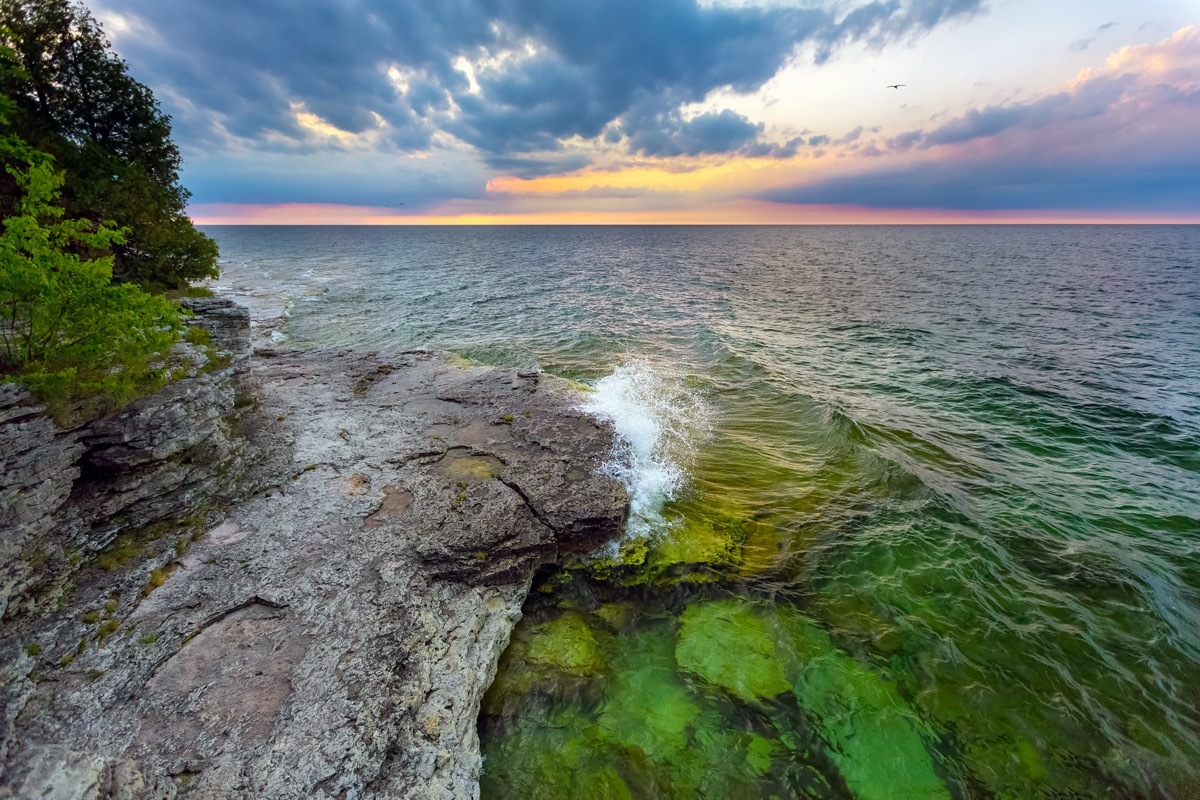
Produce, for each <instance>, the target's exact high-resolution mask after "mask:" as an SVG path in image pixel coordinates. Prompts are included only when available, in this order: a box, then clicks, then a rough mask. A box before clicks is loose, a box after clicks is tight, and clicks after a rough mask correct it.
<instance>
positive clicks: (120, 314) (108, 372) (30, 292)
mask: <svg viewBox="0 0 1200 800" xmlns="http://www.w3.org/2000/svg"><path fill="white" fill-rule="evenodd" d="M11 107H12V105H11V102H10V101H8V99H7V98H5V97H3V96H0V124H4V123H5V122H6V121H7V119H6V117H7V113H8V111H10V110H11ZM0 158H2V160H3V164H4V172H5V173H6V174H7V175H8V176H9V178H10V179H11V181H12V182H13V184H14V187H15V189H14V192H13V206H12V211H11V212H10V213H9V214H8V215H7V216H6V218H5V219H4V222H3V232H2V233H0V377H3V378H5V379H14V378H19V379H20V380H21V381H22V382H24V383H25V384H26V385H27V386H29V388H30V389H32V390H33V391H34V392H36V393H37V394H39V395H41V396H42V397H43V399H45V400H46V401H47V402H48V403H49V404H50V406H51V409H52V410H53V411H56V412H59V413H61V412H62V411H64V410H65V409H66V407H67V406H68V405H69V404H71V403H73V402H76V401H84V402H85V403H87V404H90V405H91V406H93V407H97V406H103V405H108V404H114V403H120V402H124V401H127V400H129V399H131V398H133V397H135V396H137V395H139V394H142V393H144V392H147V391H151V390H153V389H155V388H157V387H158V386H159V385H161V383H162V382H163V380H164V369H163V367H164V366H165V365H164V364H163V363H162V362H163V360H164V359H165V355H166V352H167V351H168V350H169V348H170V347H171V345H172V344H174V342H176V341H177V340H178V339H179V335H180V333H181V332H182V329H183V321H182V316H181V315H182V312H181V310H180V309H179V307H178V306H176V305H175V304H174V303H171V302H170V301H169V300H167V299H166V298H164V297H160V296H155V295H150V294H147V293H146V292H144V291H142V290H141V289H140V288H138V287H137V286H136V285H133V284H114V283H113V282H112V276H113V258H112V256H111V255H105V254H104V253H106V252H107V251H108V250H109V248H111V247H112V246H113V245H114V244H120V243H121V242H123V241H124V239H125V231H124V230H123V229H117V228H114V227H113V226H112V224H111V223H108V224H104V223H93V222H91V221H89V220H86V219H66V218H65V212H64V209H63V208H62V206H61V205H59V204H58V200H59V197H60V195H61V190H62V185H63V181H64V176H63V173H61V172H59V171H56V170H55V169H54V167H53V163H52V159H51V158H50V156H49V155H47V154H46V153H42V152H39V151H37V150H34V149H33V148H31V147H29V146H28V145H27V144H26V143H25V142H24V141H22V140H21V139H20V138H19V137H17V136H14V135H11V134H9V135H4V136H0Z"/></svg>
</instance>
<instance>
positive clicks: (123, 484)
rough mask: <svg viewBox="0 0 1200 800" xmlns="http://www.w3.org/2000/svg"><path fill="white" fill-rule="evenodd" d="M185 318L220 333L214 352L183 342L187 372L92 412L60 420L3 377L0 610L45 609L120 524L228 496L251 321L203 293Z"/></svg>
mask: <svg viewBox="0 0 1200 800" xmlns="http://www.w3.org/2000/svg"><path fill="white" fill-rule="evenodd" d="M193 324H195V325H197V326H198V327H201V328H205V329H209V328H210V327H211V328H212V329H213V330H215V331H218V336H215V337H214V338H213V341H214V344H217V343H218V342H219V348H220V349H217V348H196V347H189V346H188V345H186V344H183V343H181V344H180V347H179V348H178V352H175V353H174V354H173V358H174V360H175V361H176V363H178V364H182V365H184V367H183V368H184V369H186V370H187V371H188V373H189V374H188V375H187V377H185V378H183V379H182V380H179V381H177V382H175V383H173V384H171V385H169V386H167V387H166V388H165V389H163V390H162V391H160V392H158V393H156V394H153V395H150V396H148V397H144V398H142V399H140V400H138V401H137V402H135V403H133V404H131V405H129V406H128V407H126V408H124V409H122V410H121V411H120V412H118V413H115V414H111V415H108V416H105V417H102V418H101V419H97V420H92V421H89V422H86V423H82V424H78V425H75V426H72V427H67V428H63V427H61V426H59V425H57V424H55V423H54V422H53V421H52V420H51V419H50V417H48V416H47V415H46V413H45V408H44V407H43V406H42V405H40V404H38V403H37V402H36V400H35V399H34V398H33V397H31V396H30V395H29V394H28V393H27V392H25V391H24V390H23V389H22V388H21V387H20V386H18V385H15V384H2V385H0V531H3V536H0V618H3V619H6V620H9V621H11V620H13V619H14V618H18V617H20V616H21V615H23V614H28V613H38V612H40V611H43V610H45V609H46V608H52V607H53V606H54V605H55V604H57V603H58V602H60V601H61V599H62V593H63V591H64V590H65V589H66V588H67V587H69V586H70V585H71V581H72V578H73V575H74V574H75V572H76V571H77V570H78V569H79V568H80V567H81V566H82V565H83V564H84V563H86V562H88V561H89V560H91V559H92V558H93V557H94V556H95V555H96V554H97V553H99V552H100V551H102V550H103V549H104V548H106V547H108V546H109V545H110V544H111V543H112V542H113V540H114V539H115V538H116V537H117V536H118V535H120V534H122V533H123V532H126V531H133V530H138V529H141V528H145V527H146V526H149V525H152V524H154V523H156V522H159V521H161V520H164V519H167V518H170V517H173V516H177V515H178V514H180V513H181V511H184V510H187V509H191V508H193V507H204V506H208V505H211V504H213V503H214V502H215V501H216V499H217V498H218V497H220V496H222V495H223V494H227V493H228V490H229V489H230V487H231V486H232V479H233V477H235V476H234V475H231V474H230V472H231V469H232V468H233V467H234V466H236V465H237V454H238V451H239V449H240V447H241V441H240V437H238V436H237V435H235V432H234V430H233V429H234V428H235V427H236V426H237V415H236V414H235V413H234V411H235V410H234V406H235V395H236V387H235V384H236V376H237V375H238V374H239V371H240V368H241V365H242V364H244V363H245V362H244V359H245V357H246V355H248V353H249V345H250V329H249V320H248V318H246V317H245V311H244V309H239V307H238V306H236V305H234V304H233V303H231V302H229V301H227V300H221V299H219V298H207V299H206V301H205V304H204V307H203V308H202V309H200V310H198V311H197V312H196V316H195V317H194V318H193ZM217 465H225V469H224V470H218V469H217V468H216V467H217Z"/></svg>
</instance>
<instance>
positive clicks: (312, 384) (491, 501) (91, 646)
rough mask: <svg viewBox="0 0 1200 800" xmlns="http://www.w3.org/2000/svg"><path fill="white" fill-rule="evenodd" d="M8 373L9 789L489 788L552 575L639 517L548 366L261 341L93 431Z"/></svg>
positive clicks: (104, 794) (234, 341)
mask: <svg viewBox="0 0 1200 800" xmlns="http://www.w3.org/2000/svg"><path fill="white" fill-rule="evenodd" d="M217 305H220V304H217ZM223 309H224V310H221V309H220V308H213V309H208V310H205V311H203V312H198V318H200V319H212V318H213V316H214V314H213V312H216V316H217V317H218V321H217V322H214V323H209V324H208V325H206V329H207V330H209V333H210V335H211V338H212V340H213V342H214V344H221V346H222V347H224V348H225V349H227V350H228V349H232V350H235V351H237V352H238V353H239V354H240V353H242V352H244V349H243V345H242V341H243V340H242V339H241V338H240V337H241V336H242V334H241V333H238V331H244V330H245V326H244V324H242V323H239V322H238V320H237V319H236V317H237V314H236V312H233V311H231V310H230V309H229V308H228V307H223ZM222 337H229V338H228V339H227V340H226V339H222ZM218 340H220V341H218ZM221 363H222V362H220V361H218V362H217V364H218V365H220V364H221ZM238 364H244V365H246V367H247V368H246V369H241V368H239V367H238ZM226 370H228V374H225V371H226ZM184 384H187V385H184ZM205 387H207V388H205ZM6 391H7V394H5V395H3V396H0V437H4V436H9V438H7V439H4V438H0V442H9V441H14V440H15V441H22V442H33V441H35V439H36V442H37V444H36V445H34V446H20V447H6V448H5V449H4V450H3V451H2V453H3V462H4V472H3V475H4V477H3V479H2V481H3V482H2V483H0V492H3V493H4V494H3V495H2V496H3V497H4V498H5V501H4V506H3V507H4V512H3V513H4V515H5V516H4V517H3V518H2V522H0V524H3V526H4V537H3V541H4V547H5V550H4V551H3V553H0V560H2V562H3V565H4V570H5V573H4V580H5V582H6V584H7V586H8V588H7V591H6V595H7V596H8V597H9V602H8V606H9V613H8V619H7V620H6V623H5V631H4V635H3V637H2V639H3V641H2V642H0V662H2V663H3V664H4V665H5V666H4V669H5V674H4V687H3V690H2V694H3V698H2V700H0V702H3V704H4V705H3V708H2V709H0V712H2V713H0V725H2V726H5V727H3V728H0V748H2V749H0V759H2V763H3V770H4V771H3V775H2V776H0V786H2V787H3V788H0V796H4V793H5V792H6V793H7V796H13V797H62V798H117V797H123V798H124V797H128V798H166V797H195V798H231V797H247V798H251V797H253V798H292V797H329V798H334V797H337V798H373V797H380V798H382V797H414V798H416V797H422V798H424V797H431V798H434V797H436V798H443V797H444V798H465V797H472V796H475V795H476V794H477V791H478V789H477V785H478V774H479V767H480V761H479V749H478V741H477V738H476V732H475V724H476V717H477V714H478V709H479V701H480V698H481V696H482V694H483V692H484V691H485V690H486V689H487V687H488V685H489V683H490V682H491V679H492V677H493V675H494V673H495V668H496V662H497V659H498V658H499V655H500V653H501V651H502V650H503V648H504V647H505V645H506V643H507V641H508V636H509V633H510V632H511V630H512V627H513V625H514V624H515V622H516V621H517V619H518V618H519V617H520V613H521V612H520V609H521V604H522V601H523V600H524V597H525V594H526V593H527V592H528V588H529V584H530V581H531V579H532V576H533V573H534V572H535V571H536V569H537V568H538V567H539V566H540V565H542V564H546V563H549V562H552V561H554V560H555V559H557V558H558V557H559V556H560V555H563V554H566V553H576V552H581V551H586V550H589V549H592V548H595V547H596V546H597V545H599V544H600V543H602V542H604V541H606V540H608V539H611V538H612V537H614V536H616V535H618V534H619V532H620V530H621V528H622V526H623V524H624V518H625V515H626V513H627V510H628V499H627V497H626V495H625V492H624V490H623V489H622V487H621V486H620V485H619V484H617V483H616V482H615V481H613V480H611V479H609V478H606V477H604V476H603V475H601V474H600V464H601V463H602V462H603V460H604V459H605V458H606V457H607V456H608V454H609V453H610V452H611V448H612V438H611V436H612V434H611V432H610V431H609V430H608V429H607V428H604V427H602V426H600V425H598V424H596V423H595V422H594V421H593V420H591V419H589V418H587V417H586V416H584V415H582V414H581V413H579V412H578V411H576V410H574V406H575V403H576V399H575V398H574V396H573V394H572V392H571V391H570V390H569V389H567V388H566V387H564V386H563V385H561V384H560V383H559V382H557V381H554V380H552V379H548V378H546V377H544V376H542V375H538V374H530V373H517V372H513V371H507V370H493V369H479V368H470V369H463V368H460V367H458V366H454V365H452V364H449V363H447V362H446V361H445V360H442V359H440V358H438V357H435V356H433V355H430V354H427V353H409V354H403V355H398V356H393V357H385V356H374V355H363V354H357V353H351V352H336V353H334V352H318V353H314V352H305V353H271V352H265V353H260V354H257V355H255V356H254V357H253V358H251V359H248V360H242V361H235V362H234V363H232V364H230V365H229V366H228V367H223V366H218V368H214V369H212V370H210V371H208V372H204V371H199V372H197V374H195V375H193V376H192V378H189V379H188V380H187V381H182V382H181V383H180V384H177V385H175V386H172V387H170V388H169V389H168V390H167V391H166V392H165V393H164V394H163V396H162V397H159V398H156V399H150V398H148V399H147V400H146V401H143V403H144V405H142V404H135V406H134V407H131V408H130V409H127V410H125V411H124V412H122V413H121V414H119V415H116V416H114V417H111V418H108V419H106V420H103V421H100V422H97V423H93V424H92V425H89V426H87V427H86V429H84V430H82V431H79V432H75V431H63V430H61V429H57V428H55V427H54V426H53V424H50V426H49V427H47V423H48V421H47V420H45V419H44V418H42V417H40V416H39V415H38V414H37V413H36V410H35V407H34V406H32V405H30V403H29V400H28V398H26V397H24V396H22V395H20V394H19V393H17V392H14V391H13V390H11V389H9V390H6ZM202 392H208V393H209V394H208V399H207V400H201V399H200V394H201V393H202ZM151 419H152V420H158V421H160V422H161V424H159V425H157V426H156V425H150V426H149V427H147V425H146V424H143V423H144V422H145V421H146V420H151ZM155 427H157V428H159V429H160V430H162V431H165V432H172V433H168V434H167V435H164V436H159V435H157V434H154V433H151V432H150V431H151V430H153V429H154V428H155ZM202 428H207V429H209V433H208V435H207V436H204V435H202V433H201V429H202ZM18 429H19V431H20V433H19V435H17V431H18ZM214 437H216V438H214ZM238 491H241V492H243V494H244V495H245V496H244V497H243V498H242V499H240V500H237V501H236V502H233V499H234V495H235V494H236V493H237V492H238ZM222 505H224V506H225V507H224V508H223V510H222V508H221V506H222ZM131 520H134V521H136V523H137V525H136V526H135V527H131V522H130V521H131ZM39 553H45V555H38V554H39ZM46 575H52V576H54V577H53V578H52V579H51V580H46V579H45V576H46ZM47 587H50V588H47Z"/></svg>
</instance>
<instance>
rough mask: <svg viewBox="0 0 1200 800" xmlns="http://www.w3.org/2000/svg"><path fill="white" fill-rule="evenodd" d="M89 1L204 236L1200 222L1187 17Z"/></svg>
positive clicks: (919, 4)
mask: <svg viewBox="0 0 1200 800" xmlns="http://www.w3.org/2000/svg"><path fill="white" fill-rule="evenodd" d="M86 1H87V2H88V3H89V5H90V6H91V7H92V8H93V10H94V11H95V12H96V15H97V17H98V18H99V19H100V20H101V21H102V23H103V24H104V26H105V29H106V31H108V33H109V34H110V36H111V37H112V38H113V41H114V44H115V46H116V48H117V50H118V52H119V53H120V54H121V55H122V57H124V58H125V59H126V60H127V61H129V63H130V67H131V69H132V71H133V72H134V74H135V75H136V76H137V77H138V78H139V79H140V80H142V81H143V82H145V83H146V84H148V85H149V86H150V87H151V88H152V89H153V90H154V91H155V94H156V96H157V97H158V98H159V99H160V101H161V102H162V104H163V107H164V109H165V110H167V111H168V113H170V114H171V115H172V117H173V120H174V125H175V135H176V139H177V140H178V141H179V143H180V146H181V149H182V151H183V154H184V157H185V165H184V178H185V181H186V182H187V184H188V185H189V187H190V188H191V189H192V190H193V192H194V200H195V201H196V204H195V205H194V206H193V211H194V212H195V213H196V214H197V215H198V217H200V218H202V219H204V218H217V217H219V218H222V219H237V218H253V219H258V220H271V219H274V220H281V221H286V220H287V219H293V218H300V217H296V216H295V215H296V214H298V212H297V209H298V208H301V207H306V208H308V209H309V211H312V214H317V211H314V209H317V210H319V214H318V217H319V215H332V216H330V218H331V219H339V220H340V219H346V218H362V219H369V220H371V221H389V220H392V219H393V218H394V219H395V220H396V221H404V220H414V219H426V220H433V221H454V220H459V221H462V220H470V221H490V220H510V221H512V220H526V221H528V220H537V219H542V218H544V217H546V215H550V216H553V217H555V218H561V219H563V220H564V221H569V220H578V219H591V220H595V221H603V220H606V219H609V220H617V221H637V220H639V219H642V218H643V216H642V215H645V216H644V218H645V219H647V220H658V221H687V220H690V219H696V220H699V221H704V220H716V221H745V222H752V221H756V220H757V219H759V218H763V219H770V220H771V221H803V220H804V219H807V218H809V217H808V216H806V215H805V213H802V210H803V209H804V208H810V209H814V208H815V207H816V206H818V205H821V206H829V205H837V206H839V207H846V206H855V207H862V208H865V209H871V208H880V209H886V208H892V209H958V210H964V209H981V210H986V209H1005V208H1021V209H1026V208H1028V209H1038V208H1041V209H1058V208H1070V209H1126V210H1130V211H1136V210H1137V209H1143V210H1145V209H1170V210H1173V211H1176V212H1180V213H1200V202H1198V201H1197V200H1196V199H1195V197H1194V193H1193V192H1192V191H1191V190H1190V188H1189V185H1188V184H1187V179H1188V178H1189V176H1191V175H1192V174H1193V171H1194V169H1195V163H1196V159H1195V157H1194V156H1192V155H1191V151H1190V149H1189V148H1187V147H1184V146H1183V144H1184V143H1185V141H1186V140H1187V138H1188V137H1187V136H1186V135H1185V132H1186V130H1187V129H1188V126H1193V127H1192V129H1194V126H1195V124H1196V119H1195V106H1196V102H1195V91H1196V89H1195V85H1194V78H1195V66H1194V64H1191V62H1189V61H1188V58H1189V56H1188V55H1187V54H1188V53H1190V52H1191V51H1192V50H1193V49H1194V41H1193V40H1194V38H1195V33H1194V30H1195V29H1189V28H1186V27H1185V25H1184V24H1183V22H1182V21H1184V20H1187V17H1188V16H1189V13H1188V10H1187V8H1186V5H1187V4H1186V3H1184V2H1181V0H1145V3H1144V4H1143V5H1142V6H1140V7H1139V8H1138V9H1137V12H1136V13H1134V11H1133V10H1132V9H1130V8H1129V6H1128V5H1127V4H1124V3H1123V2H1122V1H1121V0H1094V1H1093V2H1087V3H1085V2H1083V0H1064V3H1063V4H1061V5H1056V6H1054V7H1053V8H1049V7H1045V6H1043V5H1040V4H1037V3H1033V2H1032V0H1010V2H1006V3H1004V4H996V3H988V2H986V1H985V0H604V1H603V2H601V1H599V0H444V1H441V2H434V1H433V0H313V2H305V3H285V2H281V0H260V2H254V3H246V2H242V1H241V0H205V2H202V3H193V4H187V5H184V4H179V3H168V2H161V0H86ZM1191 16H1194V15H1191ZM1187 21H1190V20H1187ZM1189 31H1192V32H1191V33H1189ZM1122 36H1124V37H1127V38H1125V39H1124V40H1122V39H1121V37H1122ZM1128 37H1136V38H1132V39H1131V38H1128ZM1130 41H1134V42H1136V43H1137V44H1135V45H1133V46H1126V47H1122V45H1128V44H1129V42H1130ZM1106 52H1114V53H1115V55H1113V56H1112V58H1110V60H1109V61H1108V62H1105V61H1104V53H1106ZM1032 53H1040V54H1041V55H1039V56H1036V58H1035V57H1034V56H1031V55H1026V54H1032ZM1018 55H1019V57H1018ZM1038 59H1040V61H1039V60H1038ZM1114 59H1115V60H1114ZM1118 62H1120V63H1118ZM1072 75H1076V76H1078V77H1076V78H1075V79H1074V80H1072V79H1071V76H1072ZM1189 76H1190V77H1189ZM1189 81H1192V82H1191V83H1189ZM894 83H900V84H905V86H903V87H902V88H900V89H898V90H897V89H888V88H886V87H887V86H888V85H889V84H894ZM1122 197H1124V198H1126V201H1123V200H1122ZM217 208H219V210H220V213H219V214H216V213H213V212H212V209H217ZM331 209H342V210H341V211H338V212H337V213H334V211H332V210H331ZM789 209H790V210H789ZM816 213H817V212H816V211H813V214H816ZM306 214H307V212H306ZM312 214H307V215H301V216H302V218H303V219H306V220H311V219H315V218H318V217H314V216H313V215H312ZM763 214H766V216H765V217H763V216H762V215H763ZM289 215H292V216H289ZM356 215H357V216H356ZM818 216H819V215H818ZM822 218H824V217H822Z"/></svg>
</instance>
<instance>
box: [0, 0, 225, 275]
mask: <svg viewBox="0 0 1200 800" xmlns="http://www.w3.org/2000/svg"><path fill="white" fill-rule="evenodd" d="M0 38H2V39H3V44H4V45H7V47H8V48H11V49H10V50H9V57H8V58H7V59H6V61H8V62H9V68H8V69H4V70H0V93H4V94H6V95H8V96H9V97H11V98H12V99H13V101H14V104H13V109H12V113H11V114H10V116H11V119H12V123H13V125H14V128H15V130H16V133H17V134H18V135H19V136H21V137H22V138H23V139H25V140H26V141H28V142H31V143H32V144H34V145H35V146H36V147H37V148H39V149H41V150H44V151H46V152H48V153H50V154H52V155H53V156H54V157H55V159H56V161H57V163H58V165H59V167H60V168H61V169H63V170H64V171H65V173H66V176H67V179H66V191H65V194H64V197H63V205H64V207H65V208H66V209H67V211H68V213H69V214H70V215H71V216H77V217H82V218H85V219H89V220H92V221H93V222H97V221H100V220H114V221H115V223H116V225H118V226H120V227H122V228H124V229H125V230H126V235H125V236H124V237H123V239H122V240H120V241H114V242H112V254H113V256H114V263H113V267H112V269H113V276H114V277H115V279H116V280H117V281H118V282H132V283H138V284H140V285H142V286H143V287H145V288H150V289H155V290H158V289H169V288H174V289H179V288H182V287H184V286H186V285H187V283H188V281H190V280H197V279H201V278H208V277H215V276H216V274H217V268H216V258H217V247H216V244H215V243H214V242H213V241H212V240H211V239H209V238H208V237H206V236H205V235H204V234H202V233H200V232H199V231H197V230H196V229H195V227H194V226H193V225H192V223H191V221H190V220H189V219H188V217H187V215H186V213H185V208H186V205H187V200H188V197H189V193H188V191H187V190H186V189H185V188H183V186H182V185H181V184H180V183H179V168H180V165H181V163H182V159H181V157H180V154H179V150H178V148H177V147H176V146H175V144H174V143H173V142H172V141H171V138H170V137H171V120H170V117H168V116H167V115H166V114H164V113H163V112H162V110H161V109H160V108H159V106H158V103H157V101H156V100H155V99H154V95H153V94H152V93H151V91H150V90H149V89H148V88H147V87H146V86H144V85H142V84H141V83H139V82H138V81H136V80H134V79H133V78H132V77H131V76H130V75H129V73H128V72H127V69H126V65H125V63H124V62H123V61H122V60H121V59H120V58H118V57H117V56H116V55H115V54H113V53H112V52H111V51H110V45H109V41H108V39H107V37H105V35H104V32H103V31H102V30H101V28H100V25H99V23H97V22H96V20H95V19H94V18H93V17H92V15H91V13H90V12H89V11H88V10H87V8H86V7H84V6H83V5H81V4H79V3H77V2H74V1H73V0H0ZM8 188H9V189H11V186H10V187H8ZM14 199H15V198H14V193H13V192H12V191H5V190H4V187H0V213H4V214H7V213H9V210H10V209H11V208H12V205H13V201H14Z"/></svg>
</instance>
